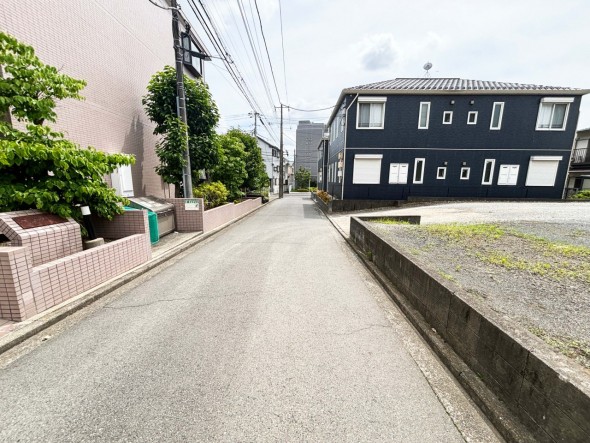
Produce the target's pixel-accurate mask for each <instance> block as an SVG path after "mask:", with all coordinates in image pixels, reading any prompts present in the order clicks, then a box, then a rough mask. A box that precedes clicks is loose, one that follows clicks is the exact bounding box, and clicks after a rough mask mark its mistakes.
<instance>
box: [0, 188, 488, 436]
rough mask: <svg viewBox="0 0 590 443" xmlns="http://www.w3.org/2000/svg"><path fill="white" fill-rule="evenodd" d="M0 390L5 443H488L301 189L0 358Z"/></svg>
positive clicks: (482, 427)
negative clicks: (58, 329)
mask: <svg viewBox="0 0 590 443" xmlns="http://www.w3.org/2000/svg"><path fill="white" fill-rule="evenodd" d="M0 367H3V364H2V361H1V358H0ZM0 392H1V393H2V394H1V396H0V422H1V423H3V426H1V427H0V440H2V441H13V440H19V441H48V442H52V441H59V442H68V441H227V442H233V441H321V442H324V441H337V442H343V441H351V442H352V441H354V442H357V441H393V442H421V443H422V442H460V441H465V440H466V439H469V440H470V441H497V438H496V436H495V434H494V433H493V431H492V430H491V429H490V428H489V427H488V425H487V424H486V422H485V421H484V420H483V419H482V418H481V416H480V414H479V412H478V411H477V409H476V408H475V407H474V406H473V405H472V404H471V403H470V401H469V400H468V399H467V397H466V396H465V394H464V393H462V391H461V390H460V389H459V388H458V387H457V385H456V383H455V382H453V380H452V379H451V378H450V377H449V375H448V373H447V372H446V371H445V370H444V369H443V368H442V366H441V364H440V362H438V360H437V359H436V358H435V357H433V355H432V352H431V351H430V349H429V348H428V347H427V346H426V345H425V344H424V343H423V342H422V340H421V339H420V338H419V336H418V335H417V334H416V332H415V331H414V330H413V329H412V328H411V327H410V326H409V324H408V323H407V321H406V320H405V319H404V317H403V316H402V315H401V314H400V313H399V311H398V310H397V309H396V308H395V306H394V305H393V304H392V303H391V301H389V299H388V297H387V296H386V295H385V293H384V292H383V291H382V290H381V288H380V287H379V286H378V285H377V284H376V283H375V282H374V280H373V279H372V278H371V277H370V275H369V274H368V273H367V271H366V270H365V269H364V268H363V267H362V266H361V265H360V264H359V262H358V260H357V258H356V256H355V255H354V254H353V253H352V252H351V251H350V249H349V248H348V246H347V245H346V243H345V241H344V240H343V239H342V237H340V235H339V234H337V233H336V231H334V229H333V227H332V226H331V225H330V224H329V222H328V221H327V220H326V218H325V217H324V216H323V215H322V214H321V213H320V212H319V210H318V209H317V208H316V207H315V205H314V204H313V202H312V201H311V200H310V199H309V198H308V197H305V198H303V197H300V196H286V197H285V198H284V199H283V200H280V201H277V202H274V203H273V204H271V205H268V206H266V207H264V208H262V209H261V210H259V211H257V212H255V213H253V214H252V215H251V216H249V217H248V218H246V219H245V220H243V221H242V222H240V223H238V224H236V225H233V226H231V227H229V228H228V229H226V230H225V231H224V232H223V235H218V236H216V237H212V238H209V239H208V240H206V241H204V242H203V243H201V244H200V245H198V246H197V247H195V248H194V249H193V250H192V251H191V252H190V254H187V255H186V256H185V257H184V258H182V259H180V260H179V261H177V262H176V263H175V264H174V265H173V266H170V267H168V268H166V269H164V270H163V271H161V272H159V273H157V274H155V275H154V276H153V277H152V278H150V279H149V280H147V281H145V282H144V283H142V284H139V285H138V286H136V287H135V288H134V289H132V290H130V291H128V292H126V293H124V294H123V295H122V296H121V297H120V298H118V299H113V300H112V301H109V303H108V304H107V305H106V306H105V307H104V308H101V309H98V310H95V311H94V312H93V313H92V314H90V315H88V316H87V317H86V318H84V319H82V320H81V321H80V322H79V323H77V324H74V325H73V326H71V327H70V328H69V329H66V330H63V331H61V332H60V333H58V334H56V335H54V336H51V337H49V339H48V340H47V341H45V342H41V343H39V345H38V346H37V347H35V348H33V349H30V350H28V351H27V353H24V354H23V355H22V356H20V357H19V358H17V359H16V360H14V361H12V362H8V363H6V364H5V365H4V367H3V369H2V370H0Z"/></svg>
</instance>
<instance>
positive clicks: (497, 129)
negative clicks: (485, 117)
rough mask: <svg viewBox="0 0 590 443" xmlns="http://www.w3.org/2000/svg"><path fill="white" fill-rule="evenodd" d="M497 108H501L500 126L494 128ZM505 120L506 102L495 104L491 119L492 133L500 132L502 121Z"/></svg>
mask: <svg viewBox="0 0 590 443" xmlns="http://www.w3.org/2000/svg"><path fill="white" fill-rule="evenodd" d="M496 106H499V107H500V116H499V118H498V125H497V126H494V111H495V109H496ZM503 118H504V102H494V104H493V105H492V117H491V118H490V130H491V131H499V130H500V129H502V119H503Z"/></svg>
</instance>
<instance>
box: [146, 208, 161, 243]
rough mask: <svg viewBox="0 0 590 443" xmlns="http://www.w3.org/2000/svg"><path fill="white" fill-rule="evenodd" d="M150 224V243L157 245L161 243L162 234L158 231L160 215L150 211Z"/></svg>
mask: <svg viewBox="0 0 590 443" xmlns="http://www.w3.org/2000/svg"><path fill="white" fill-rule="evenodd" d="M148 223H149V225H150V241H151V242H152V245H153V244H156V243H158V242H159V241H160V232H159V231H158V214H156V213H155V212H153V211H148Z"/></svg>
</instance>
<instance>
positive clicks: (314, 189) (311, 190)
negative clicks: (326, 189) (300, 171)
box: [309, 186, 318, 192]
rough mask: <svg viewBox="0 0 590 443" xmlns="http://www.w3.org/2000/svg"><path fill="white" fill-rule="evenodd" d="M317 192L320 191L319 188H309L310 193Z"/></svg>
mask: <svg viewBox="0 0 590 443" xmlns="http://www.w3.org/2000/svg"><path fill="white" fill-rule="evenodd" d="M317 190H318V188H317V186H311V187H310V188H309V191H310V192H316V191H317Z"/></svg>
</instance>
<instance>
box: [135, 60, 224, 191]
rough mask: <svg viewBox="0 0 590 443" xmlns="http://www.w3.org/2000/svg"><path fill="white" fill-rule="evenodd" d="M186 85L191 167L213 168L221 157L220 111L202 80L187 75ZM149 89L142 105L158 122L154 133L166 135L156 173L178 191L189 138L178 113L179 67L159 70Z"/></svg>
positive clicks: (161, 146)
mask: <svg viewBox="0 0 590 443" xmlns="http://www.w3.org/2000/svg"><path fill="white" fill-rule="evenodd" d="M184 88H185V94H186V112H187V126H186V129H187V130H188V143H189V153H190V160H191V169H192V171H199V170H202V169H204V170H207V171H209V170H211V169H212V168H213V167H214V166H215V165H216V164H217V162H218V160H219V153H218V151H217V145H216V143H215V141H214V137H215V126H216V125H217V122H218V121H219V111H218V109H217V105H216V104H215V102H214V101H213V98H212V97H211V93H210V92H209V89H208V88H207V85H206V84H205V83H204V82H203V81H202V80H200V79H199V80H191V79H190V78H188V77H187V76H184ZM147 91H148V93H147V94H146V95H145V97H143V99H142V104H143V106H144V108H145V110H146V113H147V115H148V117H149V118H150V120H151V121H153V122H154V123H155V124H156V127H155V129H154V134H156V135H163V136H164V138H163V139H162V141H161V142H160V143H158V145H157V147H156V153H157V154H158V157H159V159H160V165H159V166H158V167H157V168H156V172H157V173H158V174H159V175H160V176H161V177H162V179H163V180H164V181H165V182H166V183H171V184H175V185H176V190H177V193H178V192H179V191H180V189H181V188H180V183H181V182H182V167H183V166H184V160H183V158H182V157H183V153H184V149H185V148H184V146H185V145H184V143H183V142H184V140H185V139H184V136H183V135H182V134H181V132H182V129H183V127H182V123H181V122H180V121H179V119H178V117H177V112H176V70H175V69H174V68H173V67H172V66H165V67H164V69H163V70H162V71H159V72H157V73H155V74H154V75H153V76H152V78H151V80H150V82H149V84H148V86H147Z"/></svg>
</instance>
